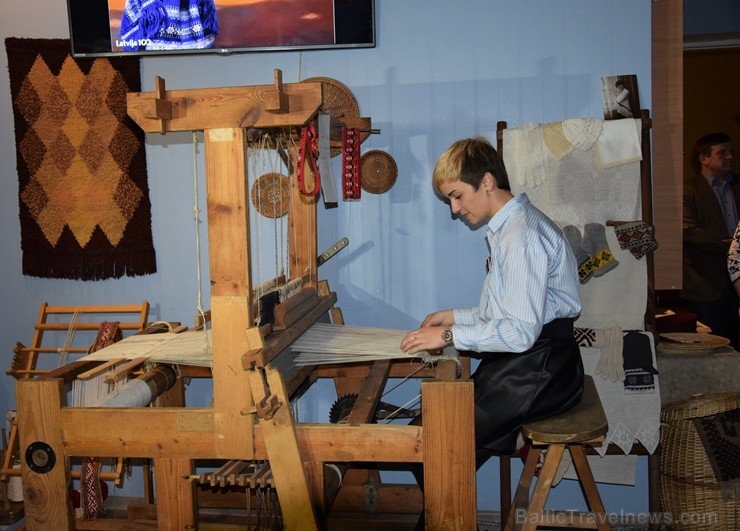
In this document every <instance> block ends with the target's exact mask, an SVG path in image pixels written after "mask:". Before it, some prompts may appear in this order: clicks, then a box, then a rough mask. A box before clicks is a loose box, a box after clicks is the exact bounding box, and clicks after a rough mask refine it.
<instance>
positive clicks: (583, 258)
mask: <svg viewBox="0 0 740 531" xmlns="http://www.w3.org/2000/svg"><path fill="white" fill-rule="evenodd" d="M563 233H564V234H565V238H566V239H567V240H568V243H569V244H570V248H571V249H572V250H573V254H574V255H575V257H576V262H577V263H578V281H579V282H580V283H581V284H585V283H586V282H588V281H589V279H590V278H591V275H593V260H592V259H591V256H590V255H589V254H588V253H587V252H586V249H584V248H583V242H582V239H581V231H579V230H578V227H576V226H575V225H568V226H566V227H564V228H563Z"/></svg>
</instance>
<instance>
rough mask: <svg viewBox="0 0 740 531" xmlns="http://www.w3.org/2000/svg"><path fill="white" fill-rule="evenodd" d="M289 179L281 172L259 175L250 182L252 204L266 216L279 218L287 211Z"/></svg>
mask: <svg viewBox="0 0 740 531" xmlns="http://www.w3.org/2000/svg"><path fill="white" fill-rule="evenodd" d="M289 188H290V180H289V179H288V178H287V177H286V176H285V175H283V174H281V173H276V172H271V173H265V174H264V175H260V176H259V177H258V178H257V179H256V180H255V181H254V183H253V184H252V194H251V195H252V204H253V205H254V207H255V208H256V209H257V211H258V212H259V213H260V214H262V215H263V216H265V217H266V218H280V217H283V216H284V215H285V214H287V213H288V190H289Z"/></svg>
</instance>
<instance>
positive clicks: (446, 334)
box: [442, 328, 452, 343]
mask: <svg viewBox="0 0 740 531" xmlns="http://www.w3.org/2000/svg"><path fill="white" fill-rule="evenodd" d="M442 340H443V341H444V342H445V343H452V330H450V329H449V328H445V329H444V330H443V331H442Z"/></svg>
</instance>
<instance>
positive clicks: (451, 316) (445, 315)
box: [421, 310, 455, 333]
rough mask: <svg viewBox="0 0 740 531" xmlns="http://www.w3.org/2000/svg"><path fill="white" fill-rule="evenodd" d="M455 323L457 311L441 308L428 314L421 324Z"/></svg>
mask: <svg viewBox="0 0 740 531" xmlns="http://www.w3.org/2000/svg"><path fill="white" fill-rule="evenodd" d="M454 324H455V313H454V312H453V311H452V310H440V311H438V312H434V313H430V314H429V315H427V316H426V317H425V318H424V321H423V322H422V323H421V326H422V327H424V326H452V325H454ZM440 333H441V332H440Z"/></svg>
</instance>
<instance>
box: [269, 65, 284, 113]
mask: <svg viewBox="0 0 740 531" xmlns="http://www.w3.org/2000/svg"><path fill="white" fill-rule="evenodd" d="M265 110H266V111H268V112H273V113H280V114H282V113H286V112H288V94H286V93H285V92H283V72H282V71H281V70H280V69H279V68H276V69H275V88H274V89H273V90H269V91H266V92H265Z"/></svg>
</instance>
